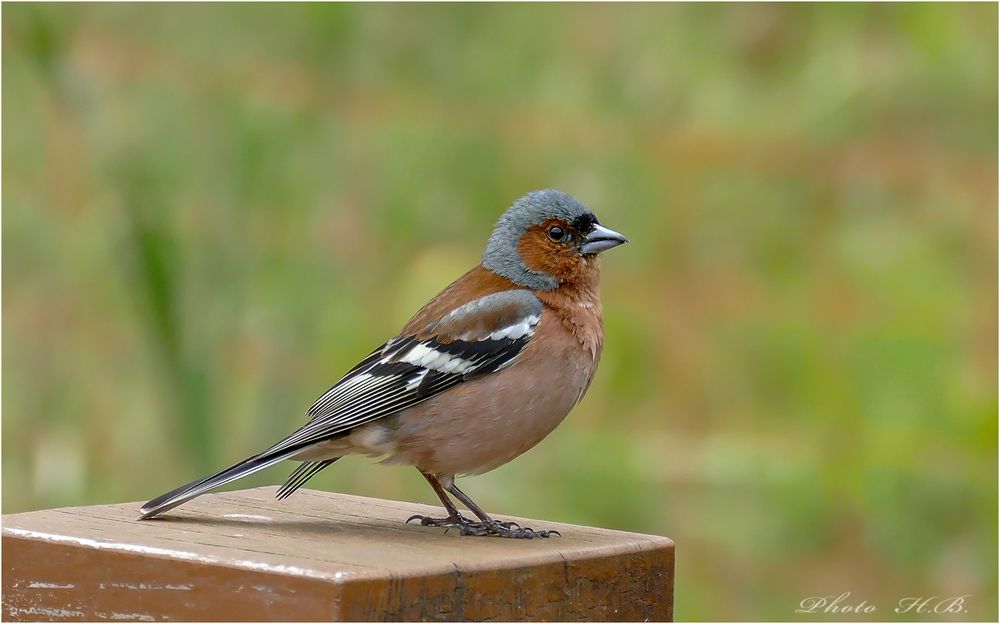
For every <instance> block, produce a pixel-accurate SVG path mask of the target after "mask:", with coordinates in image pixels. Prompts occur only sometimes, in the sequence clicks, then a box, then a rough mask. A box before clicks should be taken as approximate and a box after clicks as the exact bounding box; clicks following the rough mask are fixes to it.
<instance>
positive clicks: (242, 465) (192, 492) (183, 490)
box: [139, 449, 298, 520]
mask: <svg viewBox="0 0 1000 624" xmlns="http://www.w3.org/2000/svg"><path fill="white" fill-rule="evenodd" d="M297 451H298V450H297V449H296V450H291V451H285V452H284V453H279V454H277V455H271V454H268V453H263V454H261V455H254V456H253V457H248V458H247V459H244V460H243V461H241V462H239V463H238V464H235V465H233V466H230V467H229V468H226V469H225V470H222V471H220V472H217V473H215V474H214V475H211V476H208V477H204V478H202V479H198V480H197V481H192V482H191V483H188V484H187V485H182V486H181V487H179V488H177V489H175V490H171V491H169V492H167V493H166V494H163V495H162V496H157V497H156V498H154V499H153V500H151V501H149V502H148V503H146V504H145V505H143V506H142V508H141V509H139V513H140V514H142V515H141V516H139V519H140V520H145V519H146V518H152V517H154V516H158V515H159V514H161V513H163V512H165V511H168V510H170V509H173V508H174V507H177V506H178V505H181V504H183V503H186V502H187V501H189V500H191V499H192V498H195V497H198V496H201V495H202V494H204V493H206V492H208V491H209V490H214V489H215V488H217V487H219V486H221V485H225V484H226V483H230V482H232V481H235V480H237V479H240V478H242V477H245V476H247V475H250V474H253V473H255V472H257V471H259V470H263V469H265V468H267V467H268V466H273V465H274V464H276V463H278V462H280V461H282V460H285V459H288V458H289V457H290V456H292V455H294V454H295V453H296V452H297Z"/></svg>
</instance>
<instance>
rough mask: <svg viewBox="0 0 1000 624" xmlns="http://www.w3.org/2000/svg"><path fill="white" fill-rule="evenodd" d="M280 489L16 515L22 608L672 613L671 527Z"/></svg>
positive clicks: (12, 559)
mask: <svg viewBox="0 0 1000 624" xmlns="http://www.w3.org/2000/svg"><path fill="white" fill-rule="evenodd" d="M274 492H275V488H273V487H265V488H256V489H251V490H241V491H236V492H227V493H222V494H214V495H207V496H204V497H202V498H199V499H196V500H194V501H192V502H190V503H188V504H187V505H185V506H184V507H181V508H179V509H177V510H174V511H172V512H170V513H169V514H167V515H166V516H164V517H163V518H159V519H156V520H147V521H142V522H139V521H137V520H136V517H137V515H138V509H139V506H140V503H127V504H119V505H101V506H94V507H74V508H66V509H51V510H45V511H37V512H30V513H22V514H12V515H5V516H3V523H2V528H3V615H4V618H5V619H7V620H35V621H38V620H42V621H46V620H120V621H127V620H132V621H146V622H153V621H163V620H186V621H191V620H209V621H220V620H240V621H246V620H258V621H259V620H285V621H289V620H310V621H317V620H339V621H362V620H363V621H394V620H395V621H398V620H406V621H413V620H452V621H455V620H507V621H512V620H513V621H525V620H528V621H538V620H547V621H559V620H574V621H611V620H619V621H638V620H647V621H649V620H651V621H666V620H670V619H671V618H672V615H673V582H674V545H673V542H671V541H670V540H669V539H667V538H665V537H656V536H651V535H640V534H636V533H624V532H620V531H609V530H606V529H596V528H590V527H582V526H574V525H566V524H559V523H554V522H547V521H541V520H527V519H522V518H513V517H510V516H500V517H502V518H503V519H507V520H515V521H517V522H520V523H521V524H523V525H525V526H530V527H532V528H535V529H542V528H544V529H556V530H558V531H560V532H561V533H562V537H553V538H550V539H536V540H505V539H498V538H481V537H463V536H460V535H458V533H457V532H455V531H450V532H449V534H445V533H444V530H443V529H437V528H430V527H420V526H416V525H404V524H403V521H404V520H405V519H406V518H407V517H409V516H410V515H412V514H416V513H421V514H433V515H436V516H437V515H441V514H440V512H441V510H439V509H437V508H435V507H430V506H427V505H418V504H413V503H402V502H396V501H387V500H380V499H375V498H365V497H360V496H348V495H344V494H332V493H326V492H318V491H315V490H300V491H299V492H298V493H296V494H295V496H293V497H291V498H290V499H288V500H286V501H283V502H278V501H275V500H274Z"/></svg>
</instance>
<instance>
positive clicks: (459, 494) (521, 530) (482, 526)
mask: <svg viewBox="0 0 1000 624" xmlns="http://www.w3.org/2000/svg"><path fill="white" fill-rule="evenodd" d="M447 489H448V491H449V492H451V493H452V494H453V495H454V496H455V498H457V499H458V500H460V501H462V504H463V505H465V506H466V507H468V508H469V511H471V512H472V513H474V514H476V516H477V517H478V518H479V520H480V522H475V523H472V524H468V525H464V524H463V525H461V529H462V535H480V536H485V535H496V536H498V537H512V538H517V539H532V538H535V537H549V536H552V535H559V532H558V531H533V530H531V529H529V528H527V527H522V526H520V525H518V524H517V523H516V522H502V521H497V520H494V519H493V518H491V517H490V516H489V515H488V514H487V513H486V512H485V511H483V510H482V509H480V508H479V505H477V504H475V503H474V502H472V499H471V498H469V497H468V496H467V495H466V494H465V492H463V491H462V490H460V489H458V487H457V486H456V485H455V481H454V480H452V482H451V483H450V484H448V487H447Z"/></svg>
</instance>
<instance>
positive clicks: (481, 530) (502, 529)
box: [406, 515, 559, 539]
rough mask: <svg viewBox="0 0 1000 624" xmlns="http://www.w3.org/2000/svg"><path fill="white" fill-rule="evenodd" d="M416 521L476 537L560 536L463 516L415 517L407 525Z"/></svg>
mask: <svg viewBox="0 0 1000 624" xmlns="http://www.w3.org/2000/svg"><path fill="white" fill-rule="evenodd" d="M414 520H419V521H420V525H421V526H436V527H444V528H446V529H458V531H459V534H461V535H473V536H476V537H491V536H492V537H507V538H512V539H534V538H536V537H551V536H553V535H559V531H535V530H532V529H529V528H527V527H522V526H521V525H519V524H518V523H516V522H504V521H502V520H493V521H491V522H476V521H475V520H470V519H469V518H466V517H465V516H463V515H458V516H448V517H447V518H430V517H428V516H421V515H414V516H410V517H409V518H408V519H407V520H406V524H409V523H410V522H412V521H414Z"/></svg>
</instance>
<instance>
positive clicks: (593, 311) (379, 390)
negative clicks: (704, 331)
mask: <svg viewBox="0 0 1000 624" xmlns="http://www.w3.org/2000/svg"><path fill="white" fill-rule="evenodd" d="M625 242H628V241H627V240H626V239H625V237H624V236H622V235H621V234H619V233H617V232H615V231H613V230H609V229H608V228H606V227H604V226H602V225H600V224H599V223H598V221H597V218H596V217H595V216H594V214H593V213H592V212H591V211H590V209H589V208H587V207H586V206H584V205H583V204H582V203H580V202H579V201H578V200H576V199H574V198H573V197H571V196H569V195H567V194H566V193H562V192H559V191H556V190H551V189H550V190H544V191H534V192H532V193H528V194H527V195H525V196H524V197H522V198H520V199H519V200H517V201H516V202H515V203H514V205H513V206H511V207H510V208H509V209H508V210H507V211H506V212H505V213H504V214H503V216H501V217H500V220H499V221H498V222H497V224H496V227H495V228H494V229H493V234H492V236H490V240H489V243H487V245H486V251H485V253H484V254H483V261H482V264H480V265H479V266H476V267H474V268H473V269H472V270H470V271H469V272H467V273H466V274H465V275H463V276H462V277H460V278H458V279H457V280H456V281H454V282H453V283H452V284H451V285H450V286H448V287H447V288H445V289H444V290H443V291H441V293H440V294H438V295H437V296H436V297H434V298H433V299H431V300H430V302H429V303H427V305H425V306H424V307H423V308H421V309H420V311H419V312H417V314H416V316H414V317H413V318H412V319H410V321H409V322H408V323H407V324H406V326H405V327H403V329H402V330H401V331H400V332H399V333H398V334H397V335H396V336H395V337H394V338H392V339H390V340H389V341H387V342H385V343H384V344H382V345H381V346H379V347H378V348H377V349H375V350H374V351H372V352H371V354H369V355H368V357H366V358H365V359H363V360H362V361H361V362H360V363H359V364H358V365H357V366H355V367H354V368H352V369H351V370H350V371H348V372H347V374H346V375H344V377H343V378H342V379H341V380H340V381H338V382H337V383H336V384H335V385H334V386H333V387H332V388H330V389H329V390H327V391H326V392H325V393H323V395H322V396H320V397H319V399H317V401H316V402H315V403H314V404H313V406H312V407H311V408H309V412H308V419H309V420H308V422H307V423H306V424H305V425H303V426H302V427H301V428H299V429H298V430H297V431H295V432H294V433H292V434H291V435H289V436H288V437H287V438H285V439H283V440H281V441H280V442H278V443H277V444H275V445H274V446H272V447H271V448H269V449H267V450H266V451H264V452H262V453H259V454H257V455H254V456H252V457H249V458H247V459H245V460H243V461H241V462H239V463H238V464H236V465H234V466H232V467H230V468H227V469H225V470H223V471H221V472H218V473H216V474H214V475H211V476H209V477H205V478H203V479H199V480H197V481H194V482H192V483H189V484H187V485H184V486H181V487H179V488H177V489H175V490H173V491H171V492H167V493H166V494H164V495H162V496H159V497H157V498H154V499H153V500H151V501H149V502H148V503H146V504H145V505H144V506H143V507H142V509H141V510H140V513H141V514H142V516H141V519H145V518H151V517H153V516H156V515H158V514H161V513H163V512H164V511H167V510H168V509H172V508H173V507H176V506H177V505H180V504H181V503H184V502H186V501H188V500H191V499H192V498H194V497H196V496H199V495H201V494H204V493H205V492H208V491H209V490H212V489H214V488H216V487H218V486H220V485H223V484H225V483H229V482H231V481H234V480H236V479H239V478H241V477H244V476H246V475H249V474H252V473H254V472H257V471H258V470H263V469H264V468H267V467H268V466H271V465H273V464H276V463H278V462H280V461H282V460H285V459H291V460H297V461H301V462H303V463H302V464H301V465H300V466H299V467H298V468H296V469H295V471H294V472H292V474H291V476H289V478H288V480H287V481H286V482H285V484H284V485H283V486H282V487H281V488H280V489H279V490H278V494H277V496H278V498H279V499H283V498H285V497H287V496H289V495H291V494H292V493H293V492H294V491H295V490H297V489H298V488H300V487H302V485H303V484H305V482H306V481H308V480H309V478H311V477H312V476H313V475H315V474H316V473H317V472H319V471H320V470H322V469H324V468H326V467H327V466H329V465H330V464H332V463H333V462H335V461H337V460H338V459H340V458H341V457H343V456H344V455H349V454H354V453H357V454H364V455H369V456H386V457H387V459H386V461H387V462H390V463H402V464H408V465H411V466H415V467H416V468H417V469H418V470H419V471H420V473H421V474H422V475H423V476H424V478H425V479H427V481H428V482H429V483H430V484H431V487H433V488H434V491H435V492H436V493H437V495H438V497H439V498H440V499H441V502H442V503H443V504H444V507H445V509H446V510H447V511H448V517H446V518H428V517H424V516H413V517H411V518H410V519H409V520H407V522H410V521H411V520H414V519H417V520H420V523H421V524H422V525H425V526H440V527H457V528H459V529H460V531H461V533H462V534H463V535H495V536H501V537H517V538H533V537H548V536H549V535H551V534H554V533H555V532H554V531H533V530H531V529H529V528H525V527H520V526H518V525H516V524H514V523H511V522H501V521H497V520H494V519H493V518H491V517H490V516H489V515H487V514H486V513H485V512H484V511H483V510H482V509H480V508H479V507H478V506H477V505H476V504H475V503H474V502H472V500H471V499H470V498H469V497H468V496H466V495H465V493H463V492H462V491H461V490H460V489H458V487H457V486H456V485H455V476H456V475H476V474H482V473H484V472H487V471H489V470H493V469H494V468H497V467H498V466H502V465H503V464H505V463H507V462H509V461H510V460H512V459H514V458H515V457H517V456H518V455H520V454H521V453H523V452H525V451H527V450H528V449H530V448H531V447H533V446H535V445H536V444H538V443H539V442H540V441H541V440H542V438H544V437H545V436H546V435H548V434H549V433H550V432H551V431H552V430H553V429H555V428H556V426H557V425H559V423H560V422H562V420H563V418H565V416H566V414H568V413H569V411H570V410H571V409H572V408H573V406H574V405H576V403H577V402H578V401H579V400H580V398H581V397H583V394H584V392H586V391H587V388H588V387H589V386H590V382H591V380H592V379H593V378H594V373H595V372H596V370H597V363H598V361H599V360H600V357H601V349H602V345H603V341H604V327H603V321H602V318H601V302H600V299H599V297H598V277H599V273H600V264H599V261H598V257H597V255H598V254H599V253H601V252H602V251H606V250H608V249H611V248H612V247H616V246H618V245H621V244H622V243H625ZM448 493H451V494H452V495H453V496H454V497H455V498H456V499H458V500H459V501H461V502H462V503H463V504H464V505H465V506H466V507H467V508H468V509H469V510H470V511H472V513H474V514H475V515H476V516H477V517H478V518H479V521H478V522H476V521H473V520H471V519H469V518H467V517H465V516H463V515H462V514H461V513H460V512H459V510H458V508H457V507H456V506H455V504H454V503H453V502H452V501H451V499H450V498H449V497H448Z"/></svg>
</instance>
